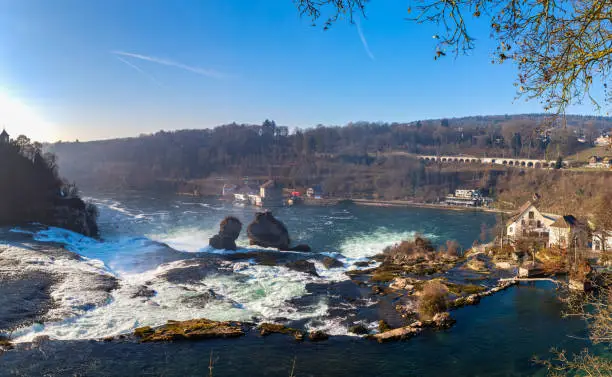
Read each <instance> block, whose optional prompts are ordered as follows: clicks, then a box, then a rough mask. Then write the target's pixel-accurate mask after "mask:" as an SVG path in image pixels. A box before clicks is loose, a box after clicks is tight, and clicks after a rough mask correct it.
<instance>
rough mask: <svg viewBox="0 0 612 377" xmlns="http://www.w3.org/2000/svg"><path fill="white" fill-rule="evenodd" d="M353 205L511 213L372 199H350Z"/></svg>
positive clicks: (487, 209)
mask: <svg viewBox="0 0 612 377" xmlns="http://www.w3.org/2000/svg"><path fill="white" fill-rule="evenodd" d="M351 201H352V202H353V203H355V204H357V205H361V206H370V207H400V208H401V207H416V208H432V209H441V210H447V211H478V212H490V213H512V211H507V210H502V209H498V208H486V207H459V206H449V205H445V204H434V203H417V202H412V201H408V200H373V199H352V200H351Z"/></svg>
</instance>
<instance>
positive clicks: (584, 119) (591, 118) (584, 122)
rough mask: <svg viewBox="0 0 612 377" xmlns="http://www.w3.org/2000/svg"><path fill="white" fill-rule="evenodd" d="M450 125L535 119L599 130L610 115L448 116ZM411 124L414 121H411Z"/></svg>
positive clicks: (606, 126) (611, 121) (610, 123)
mask: <svg viewBox="0 0 612 377" xmlns="http://www.w3.org/2000/svg"><path fill="white" fill-rule="evenodd" d="M442 120H443V119H442V118H440V119H427V120H421V121H420V122H421V123H422V124H440V122H441V121H442ZM447 120H448V121H449V124H450V126H451V127H467V128H469V127H489V126H492V125H493V126H494V125H500V124H504V123H507V122H509V121H535V122H538V123H540V124H544V125H550V126H552V127H563V125H564V124H567V126H568V127H573V128H578V129H587V128H589V127H593V128H595V129H597V130H599V131H602V130H609V129H610V128H612V117H607V116H595V115H567V116H565V118H563V117H562V116H551V115H548V114H515V115H476V116H468V117H461V118H448V119H447ZM412 123H413V124H414V123H416V122H412Z"/></svg>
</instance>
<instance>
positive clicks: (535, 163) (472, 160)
mask: <svg viewBox="0 0 612 377" xmlns="http://www.w3.org/2000/svg"><path fill="white" fill-rule="evenodd" d="M418 158H419V160H423V161H426V162H428V161H431V162H441V163H460V164H489V165H506V166H516V167H524V168H535V169H541V168H553V167H555V165H556V163H557V162H556V161H551V160H538V159H528V158H509V157H472V156H428V155H419V156H418ZM563 165H564V166H566V165H567V162H566V161H563Z"/></svg>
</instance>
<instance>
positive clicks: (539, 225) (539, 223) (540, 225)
mask: <svg viewBox="0 0 612 377" xmlns="http://www.w3.org/2000/svg"><path fill="white" fill-rule="evenodd" d="M541 227H542V222H541V221H540V220H538V228H541Z"/></svg>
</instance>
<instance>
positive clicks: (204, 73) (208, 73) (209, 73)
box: [112, 51, 227, 79]
mask: <svg viewBox="0 0 612 377" xmlns="http://www.w3.org/2000/svg"><path fill="white" fill-rule="evenodd" d="M112 53H113V54H115V55H121V56H127V57H130V58H134V59H140V60H146V61H148V62H153V63H157V64H162V65H167V66H170V67H176V68H180V69H183V70H185V71H189V72H193V73H196V74H198V75H201V76H206V77H211V78H215V79H222V78H225V77H227V76H226V75H225V74H223V73H221V72H217V71H215V70H212V69H204V68H199V67H192V66H190V65H186V64H183V63H179V62H175V61H173V60H168V59H161V58H156V57H154V56H147V55H141V54H134V53H131V52H124V51H112Z"/></svg>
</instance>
